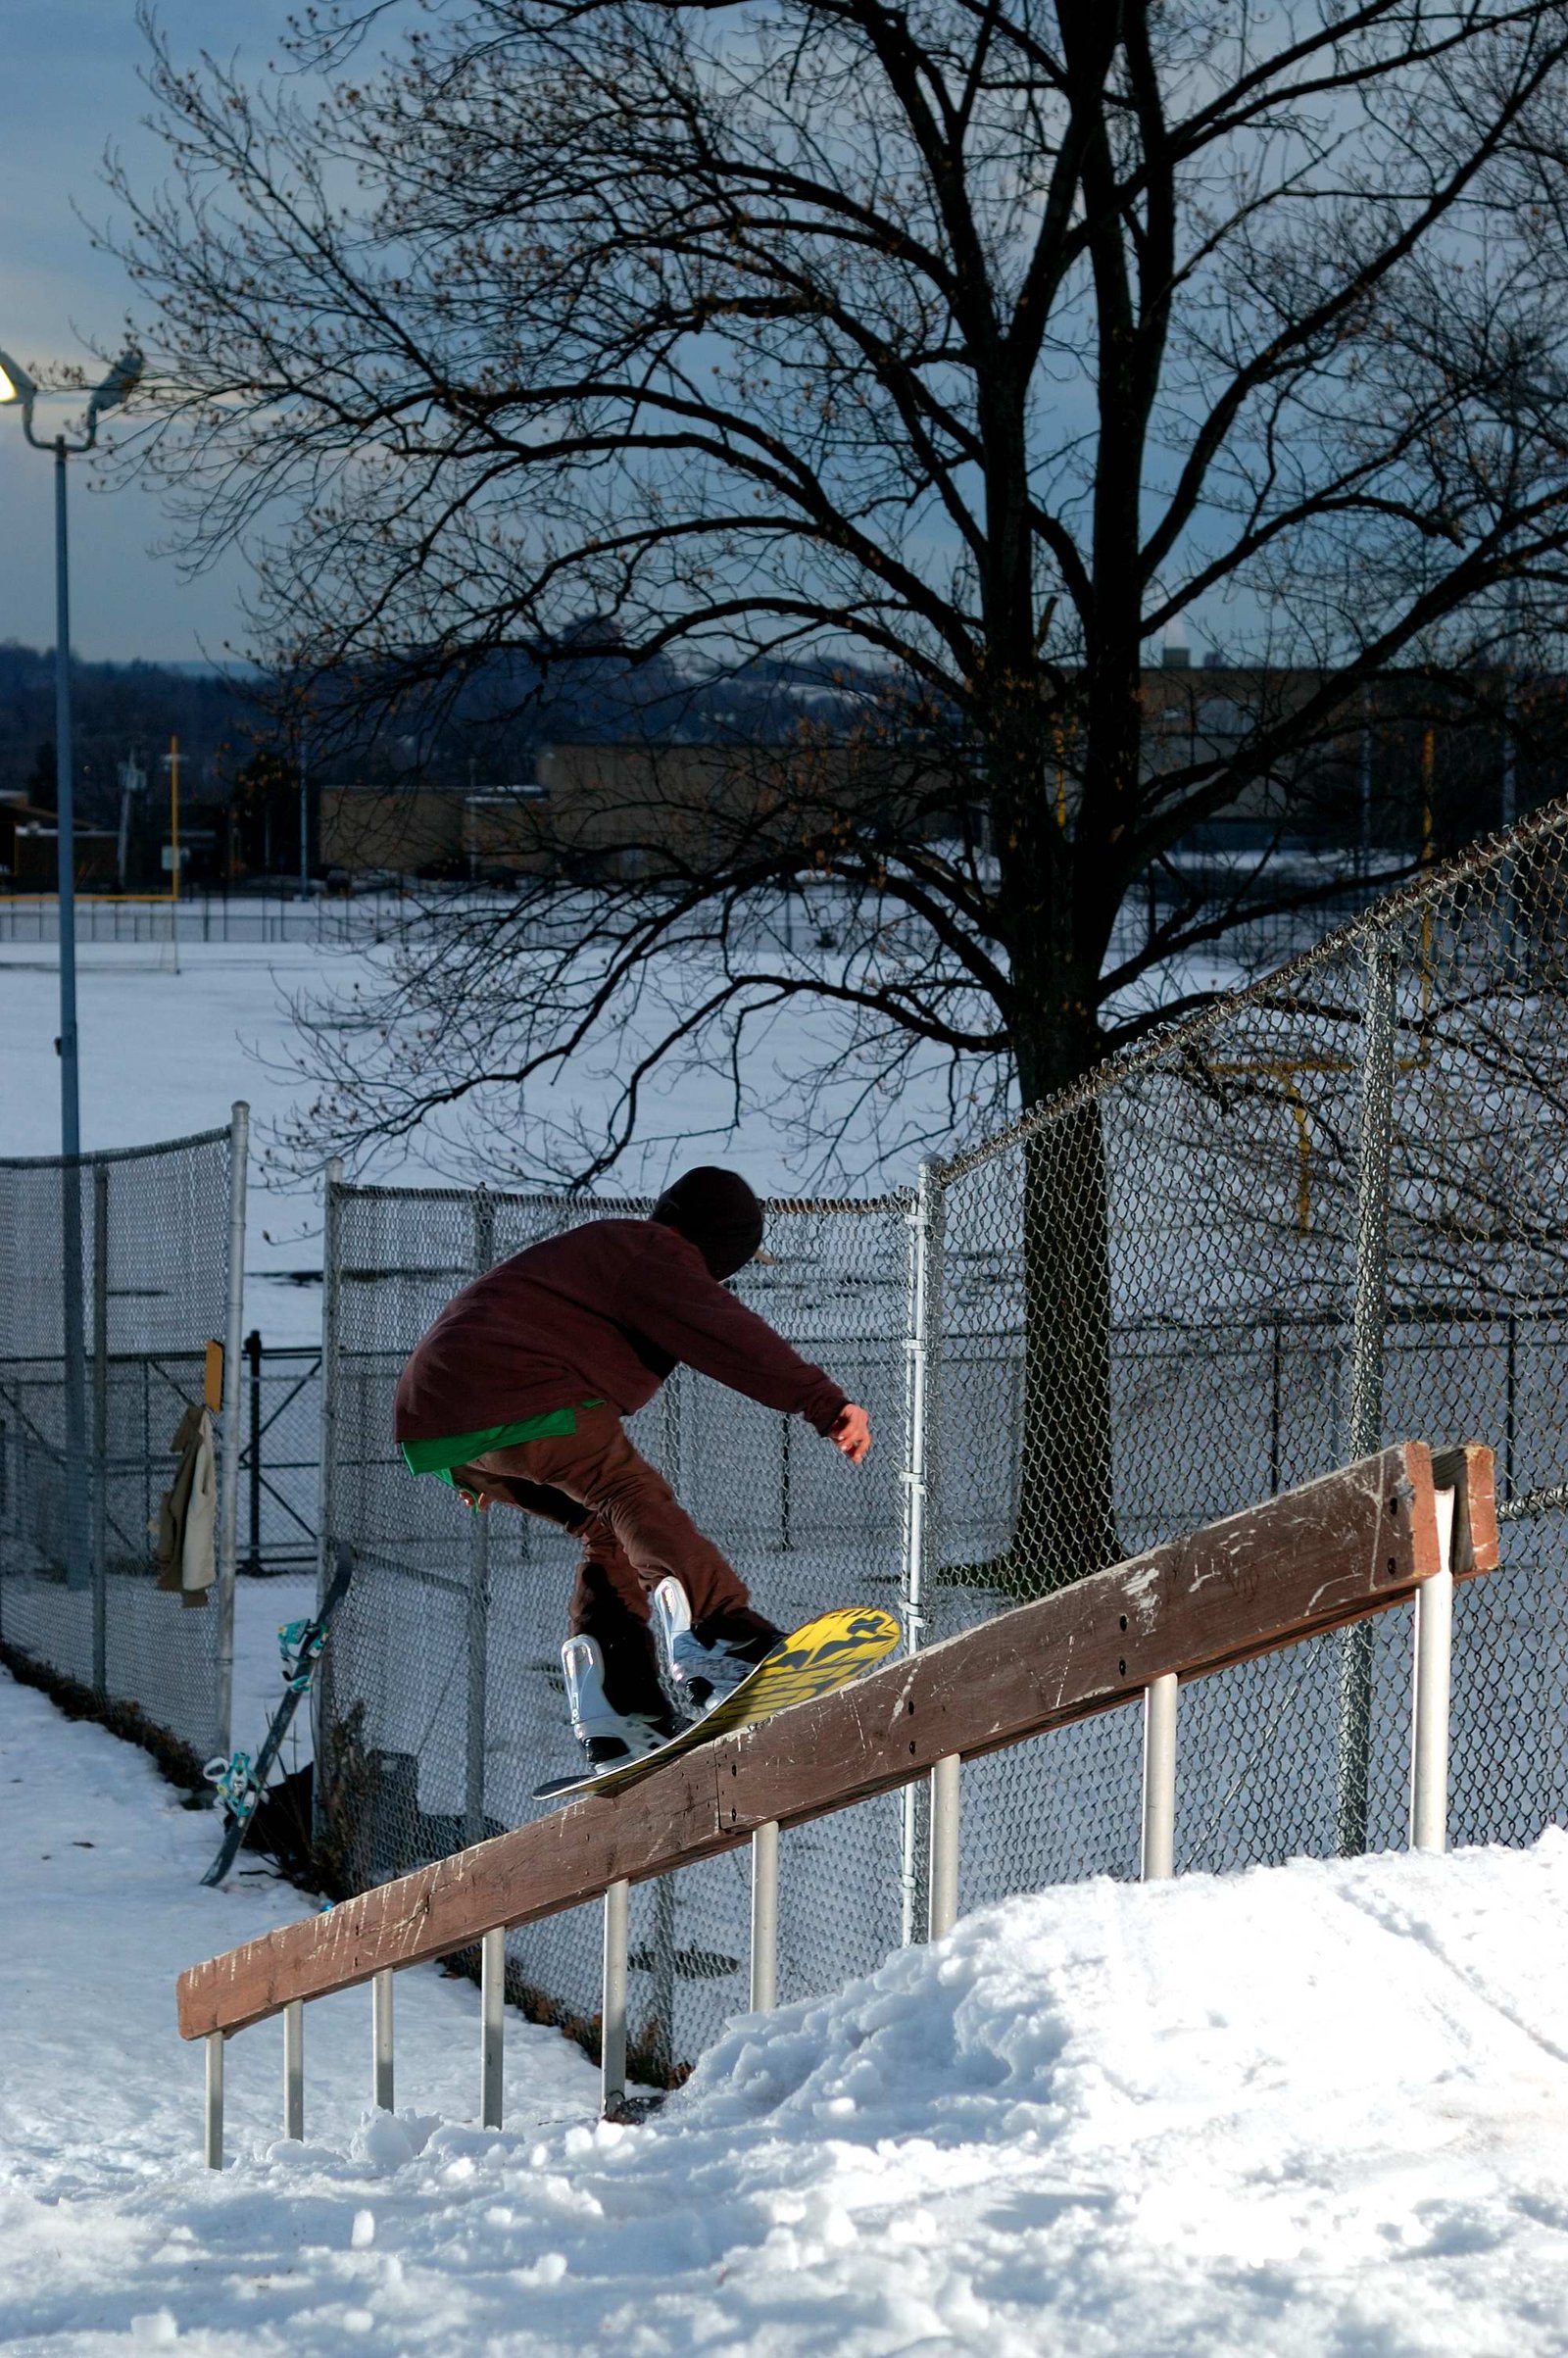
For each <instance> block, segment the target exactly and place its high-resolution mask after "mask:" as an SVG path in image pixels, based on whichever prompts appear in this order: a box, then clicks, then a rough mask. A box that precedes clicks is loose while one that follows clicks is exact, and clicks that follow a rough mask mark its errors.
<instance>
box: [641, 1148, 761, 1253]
mask: <svg viewBox="0 0 1568 2358" xmlns="http://www.w3.org/2000/svg"><path fill="white" fill-rule="evenodd" d="M653 1217H654V1218H655V1219H656V1220H658V1221H659V1222H660V1223H661V1224H662V1226H663V1227H665V1228H673V1229H674V1230H675V1232H676V1234H677V1235H678V1236H683V1237H685V1239H686V1241H687V1243H688V1244H692V1245H695V1246H696V1247H697V1250H698V1252H699V1253H701V1254H702V1256H703V1258H704V1260H705V1261H706V1262H707V1263H708V1268H709V1274H710V1276H712V1277H733V1276H734V1274H735V1272H736V1270H737V1269H743V1268H744V1267H745V1266H746V1263H747V1262H748V1261H749V1260H750V1259H751V1257H752V1255H753V1253H755V1252H756V1251H757V1248H758V1246H759V1245H760V1243H761V1241H762V1206H761V1205H760V1204H759V1203H758V1201H757V1198H756V1197H755V1196H754V1195H753V1193H752V1191H751V1189H750V1188H749V1187H748V1186H747V1184H746V1182H745V1180H744V1179H743V1178H742V1177H741V1175H740V1173H739V1172H738V1171H721V1170H720V1169H719V1168H718V1166H717V1164H716V1163H711V1162H705V1163H701V1164H699V1166H698V1168H697V1169H696V1170H695V1171H687V1172H685V1173H684V1174H683V1176H682V1177H681V1178H679V1179H677V1180H676V1181H675V1184H674V1186H673V1187H666V1188H665V1190H664V1192H663V1194H662V1196H661V1197H660V1199H659V1202H658V1203H657V1204H655V1205H654V1209H653Z"/></svg>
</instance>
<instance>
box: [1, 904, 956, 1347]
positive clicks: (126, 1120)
mask: <svg viewBox="0 0 1568 2358" xmlns="http://www.w3.org/2000/svg"><path fill="white" fill-rule="evenodd" d="M162 955H163V954H162V953H161V952H160V951H159V950H158V949H157V948H155V947H153V946H150V945H145V944H144V945H141V946H139V947H138V946H134V945H131V944H128V943H127V944H124V945H117V944H113V943H108V942H104V943H86V944H84V945H83V946H82V948H81V950H80V951H79V953H78V966H77V1007H78V1019H79V1034H80V1057H81V1133H82V1144H83V1146H84V1147H85V1148H86V1149H87V1150H89V1151H91V1150H92V1149H95V1148H100V1147H126V1146H145V1145H149V1144H151V1143H153V1142H154V1141H156V1140H158V1139H164V1138H177V1137H181V1136H184V1135H187V1134H188V1133H190V1132H192V1131H197V1130H209V1129H214V1128H217V1127H218V1126H220V1125H221V1124H222V1123H224V1122H226V1121H227V1119H228V1114H229V1107H230V1105H231V1104H232V1102H233V1101H234V1100H235V1099H236V1098H243V1099H244V1100H245V1101H246V1102H247V1103H248V1104H249V1105H250V1106H251V1111H252V1123H253V1132H254V1135H255V1137H256V1140H257V1145H258V1149H259V1150H260V1151H259V1152H258V1154H257V1157H256V1159H255V1161H254V1162H253V1165H252V1171H251V1202H250V1220H249V1234H248V1237H247V1242H246V1253H245V1261H246V1305H245V1309H246V1320H247V1323H248V1324H249V1325H253V1326H259V1327H260V1328H261V1330H262V1333H263V1335H264V1337H265V1339H266V1340H267V1342H268V1343H270V1344H287V1343H310V1342H314V1341H316V1340H317V1339H318V1338H319V1332H320V1288H319V1284H313V1283H309V1282H306V1283H302V1282H300V1278H301V1273H304V1274H305V1275H306V1276H307V1277H309V1275H310V1274H312V1273H316V1272H319V1269H320V1265H321V1217H320V1202H319V1182H317V1181H314V1180H303V1181H302V1180H299V1179H289V1178H286V1177H284V1178H279V1176H278V1174H277V1172H276V1170H275V1169H274V1168H272V1167H270V1166H269V1165H268V1164H267V1163H266V1161H265V1160H264V1155H265V1150H266V1144H267V1139H268V1135H269V1131H270V1125H272V1124H274V1123H277V1122H280V1121H282V1120H283V1119H284V1117H285V1116H286V1115H287V1114H288V1113H289V1112H290V1111H291V1110H292V1108H293V1107H294V1106H295V1105H297V1104H299V1103H301V1102H308V1101H309V1098H310V1096H311V1095H312V1094H313V1092H312V1088H311V1085H310V1084H309V1083H308V1082H306V1081H304V1080H303V1079H302V1078H301V1077H300V1076H299V1074H298V1072H297V1071H296V1070H295V1069H294V1059H295V1058H296V1057H297V1056H298V1054H299V1050H300V1045H301V1043H300V1034H299V1033H298V1031H297V1029H296V1027H295V1023H294V1018H293V1014H292V1012H291V1003H292V1002H294V1001H295V1000H297V999H300V998H312V997H315V996H316V995H317V994H319V993H323V992H331V993H334V994H335V993H338V992H341V991H346V990H348V989H349V988H350V987H351V986H352V984H353V983H354V981H355V979H356V978H357V977H358V976H360V975H363V974H365V973H366V972H368V967H369V963H370V960H371V958H373V956H374V955H375V954H374V953H372V952H360V951H342V950H339V949H334V948H331V947H326V948H322V947H319V946H317V945H315V944H313V943H309V942H290V943H267V944H262V943H257V944H248V943H227V944H225V943H221V942H214V943H210V944H203V943H191V942H186V943H182V944H181V946H180V953H179V971H178V973H177V974H176V973H174V972H172V971H166V970H165V969H164V967H163V966H162V965H161V963H160V958H161V956H162ZM830 1020H831V1019H830V1018H828V1017H826V1016H821V1015H818V1016H815V1017H813V1016H810V1015H809V1014H805V1013H795V1012H791V1013H789V1014H786V1015H781V1016H780V1017H779V1018H778V1019H777V1021H776V1023H775V1025H774V1027H773V1031H772V1033H771V1034H770V1036H769V1046H768V1049H767V1050H766V1051H764V1052H762V1053H760V1055H759V1056H757V1058H756V1059H754V1066H755V1069H754V1079H755V1083H756V1093H757V1095H758V1097H759V1099H760V1100H765V1099H766V1098H767V1097H768V1096H769V1094H770V1092H771V1086H772V1077H771V1076H772V1074H773V1069H774V1060H776V1061H777V1062H778V1063H779V1064H780V1065H784V1066H792V1065H793V1061H794V1060H795V1059H796V1058H797V1057H798V1056H800V1055H801V1054H802V1053H804V1052H805V1050H806V1049H807V1048H808V1047H809V1041H810V1037H811V1034H812V1026H813V1025H815V1026H817V1027H818V1028H821V1029H822V1030H823V1033H824V1039H823V1042H822V1043H821V1044H820V1046H821V1055H822V1056H823V1058H824V1060H826V1061H828V1062H831V1061H832V1057H833V1054H834V1050H833V1047H832V1045H831V1043H830V1042H829V1041H828V1040H827V1038H826V1027H827V1025H828V1024H829V1022H830ZM59 1028H60V1025H59V968H58V964H57V957H56V952H55V950H54V948H53V946H52V945H50V944H43V945H31V944H25V943H22V944H3V945H0V1156H4V1155H13V1154H57V1153H58V1152H59V1144H60V1098H59V1091H60V1080H59V1070H60V1068H59V1063H58V1060H57V1058H56V1056H55V1050H54V1040H55V1035H56V1033H57V1032H58V1030H59ZM627 1053H628V1052H627V1050H626V1044H625V1042H624V1041H621V1042H619V1043H618V1044H617V1043H616V1042H613V1041H612V1042H607V1043H605V1044H604V1045H603V1047H602V1048H601V1050H600V1051H599V1052H597V1054H596V1055H595V1056H589V1057H587V1058H585V1059H584V1060H583V1061H582V1063H581V1064H580V1065H579V1066H578V1067H577V1068H576V1070H574V1072H573V1075H572V1077H571V1080H570V1082H569V1083H566V1082H563V1083H560V1084H557V1085H556V1086H555V1087H553V1088H550V1089H542V1090H541V1091H540V1092H539V1093H538V1098H537V1103H538V1107H539V1112H540V1117H541V1119H542V1120H546V1121H548V1122H549V1123H551V1124H552V1125H561V1124H564V1123H566V1122H568V1121H570V1120H572V1119H574V1118H578V1117H585V1118H588V1119H590V1120H591V1119H592V1117H593V1115H594V1113H595V1112H596V1110H602V1109H603V1108H604V1107H605V1106H606V1105H608V1104H609V1103H610V1102H611V1099H612V1097H613V1092H614V1088H615V1081H614V1074H613V1066H614V1064H615V1061H616V1058H617V1056H624V1055H625V1054H627ZM841 1077H842V1081H843V1086H844V1088H845V1089H846V1091H847V1092H848V1093H849V1094H850V1095H851V1096H854V1097H855V1098H856V1099H857V1100H858V1097H859V1094H860V1089H859V1084H858V1083H857V1081H856V1078H855V1075H854V1073H853V1071H850V1072H848V1073H846V1074H845V1075H843V1076H841ZM918 1097H919V1092H918V1091H914V1092H912V1093H911V1092H910V1091H909V1090H908V1089H907V1088H906V1089H904V1090H903V1091H901V1096H900V1103H899V1108H898V1110H899V1118H900V1121H901V1122H904V1121H907V1120H908V1119H911V1118H912V1117H913V1116H914V1115H915V1114H916V1113H917V1112H918V1110H919V1106H918V1104H917V1102H916V1101H917V1100H918ZM945 1108H946V1099H945V1096H944V1095H943V1093H942V1091H941V1089H940V1087H939V1086H938V1083H937V1080H936V1077H935V1076H934V1075H933V1077H932V1081H931V1087H930V1105H929V1108H928V1110H929V1113H930V1117H931V1120H932V1121H933V1122H934V1123H935V1124H936V1125H937V1126H938V1127H939V1128H940V1126H941V1124H942V1122H943V1120H944V1118H945ZM731 1110H732V1105H731V1093H730V1086H729V1081H728V1077H727V1075H726V1074H725V1073H724V1072H723V1071H721V1070H718V1069H714V1070H713V1071H712V1072H711V1073H695V1074H694V1073H691V1072H686V1073H684V1074H682V1075H681V1076H680V1077H679V1079H678V1081H675V1082H673V1083H672V1084H671V1085H670V1086H669V1087H667V1088H662V1087H661V1086H659V1085H658V1084H656V1085H655V1086H653V1087H652V1088H651V1089H650V1090H649V1091H648V1092H647V1095H646V1103H645V1109H644V1113H643V1116H642V1119H641V1121H640V1123H639V1128H638V1135H637V1141H636V1143H635V1145H634V1148H633V1150H632V1152H631V1153H630V1154H629V1155H628V1156H627V1158H626V1159H625V1161H624V1163H623V1165H622V1166H621V1168H620V1169H619V1170H618V1172H617V1174H616V1177H615V1179H614V1180H613V1182H612V1183H611V1184H612V1185H613V1186H614V1187H625V1188H627V1189H630V1190H637V1189H641V1188H652V1189H653V1190H655V1191H656V1192H657V1190H658V1189H659V1188H660V1187H662V1185H663V1184H664V1182H665V1181H666V1179H668V1178H670V1177H672V1176H673V1175H674V1173H675V1172H676V1171H677V1170H679V1169H680V1168H681V1167H682V1166H683V1165H684V1164H688V1163H691V1162H700V1161H704V1160H708V1161H713V1160H722V1161H724V1162H726V1163H728V1164H730V1165H731V1166H732V1167H733V1168H735V1169H737V1170H740V1171H743V1172H744V1173H745V1175H746V1177H747V1178H748V1179H750V1180H751V1182H752V1184H753V1185H754V1186H755V1187H756V1188H757V1189H758V1191H759V1193H760V1194H764V1195H765V1194H792V1193H797V1192H800V1191H801V1190H802V1188H804V1187H805V1186H807V1184H808V1183H809V1176H810V1174H809V1171H808V1170H807V1169H806V1167H805V1166H804V1165H801V1164H799V1163H796V1162H792V1161H791V1160H790V1158H789V1155H788V1154H787V1153H786V1152H785V1149H784V1142H783V1140H782V1138H781V1132H780V1127H779V1124H778V1122H777V1120H776V1118H775V1117H774V1116H773V1114H772V1113H771V1112H768V1111H766V1110H757V1111H754V1112H753V1113H751V1114H750V1115H749V1117H748V1118H746V1119H744V1120H743V1121H742V1123H741V1125H740V1127H739V1129H738V1130H732V1129H731V1128H730V1127H729V1122H730V1115H731ZM881 1111H882V1109H881V1108H879V1106H878V1104H877V1102H876V1098H875V1094H874V1093H871V1095H870V1096H869V1097H868V1098H867V1100H866V1102H865V1104H864V1105H863V1106H862V1107H861V1110H860V1112H859V1114H858V1117H857V1120H856V1123H855V1124H853V1125H852V1135H851V1138H850V1142H849V1147H848V1154H849V1159H850V1163H851V1165H852V1166H857V1165H858V1162H863V1163H864V1164H865V1166H866V1167H867V1168H869V1167H870V1163H871V1160H872V1159H873V1158H874V1142H875V1139H876V1137H877V1134H878V1122H879V1119H880V1116H881ZM914 1163H915V1155H914V1152H913V1151H912V1150H911V1151H910V1153H909V1154H907V1156H905V1157H904V1160H903V1162H901V1163H900V1165H899V1167H897V1168H895V1169H893V1170H891V1171H889V1170H884V1171H883V1173H882V1174H881V1177H882V1179H883V1180H885V1181H887V1182H888V1183H890V1184H891V1183H897V1182H898V1181H899V1180H901V1179H902V1180H911V1181H912V1179H913V1175H914ZM906 1164H907V1167H905V1165H906ZM360 1175H361V1176H368V1177H382V1178H386V1179H388V1180H390V1181H392V1182H394V1183H397V1184H404V1185H409V1186H419V1185H424V1186H430V1185H440V1184H443V1183H445V1182H449V1181H450V1179H451V1176H452V1166H451V1165H450V1163H448V1162H444V1161H443V1156H442V1152H441V1150H440V1148H439V1147H438V1146H436V1145H434V1144H430V1145H427V1146H424V1147H421V1148H417V1149H416V1150H414V1151H412V1152H409V1153H407V1154H403V1153H400V1154H398V1155H397V1157H396V1158H395V1159H389V1158H387V1157H385V1156H383V1157H382V1159H381V1160H380V1161H379V1162H372V1163H370V1164H368V1165H367V1166H366V1167H365V1169H364V1170H362V1172H361V1174H360Z"/></svg>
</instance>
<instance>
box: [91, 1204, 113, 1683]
mask: <svg viewBox="0 0 1568 2358" xmlns="http://www.w3.org/2000/svg"><path fill="white" fill-rule="evenodd" d="M92 1471H93V1481H92V1685H93V1693H94V1694H95V1695H103V1696H107V1695H108V1693H109V1165H108V1163H107V1162H95V1163H94V1164H93V1166H92Z"/></svg>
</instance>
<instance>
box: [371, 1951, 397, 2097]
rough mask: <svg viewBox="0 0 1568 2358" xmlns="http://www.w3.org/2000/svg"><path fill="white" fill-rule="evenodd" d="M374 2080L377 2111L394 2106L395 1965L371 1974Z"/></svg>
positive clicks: (372, 2083)
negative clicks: (393, 2000) (393, 1991)
mask: <svg viewBox="0 0 1568 2358" xmlns="http://www.w3.org/2000/svg"><path fill="white" fill-rule="evenodd" d="M370 2083H371V2092H372V2100H373V2102H374V2104H375V2108H376V2110H377V2112H391V2111H392V2110H393V2107H394V2097H393V2085H394V2082H393V2066H392V1968H391V1966H390V1965H384V1966H383V1967H382V1969H381V1971H380V1972H379V1973H376V1974H372V1975H371V1977H370Z"/></svg>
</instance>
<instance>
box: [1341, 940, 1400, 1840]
mask: <svg viewBox="0 0 1568 2358" xmlns="http://www.w3.org/2000/svg"><path fill="white" fill-rule="evenodd" d="M1398 972H1399V954H1398V948H1397V944H1396V943H1395V942H1394V941H1392V940H1390V939H1389V937H1388V936H1387V935H1385V934H1374V935H1373V936H1372V938H1371V940H1370V942H1369V943H1368V945H1367V954H1366V1002H1365V1008H1364V1021H1363V1048H1362V1056H1361V1119H1360V1132H1361V1135H1360V1150H1359V1166H1358V1171H1357V1182H1356V1204H1355V1278H1354V1288H1355V1291H1354V1299H1353V1301H1352V1303H1351V1326H1350V1411H1349V1420H1348V1426H1349V1429H1348V1435H1347V1454H1348V1456H1349V1457H1350V1458H1351V1459H1354V1458H1358V1457H1369V1456H1371V1455H1372V1453H1373V1451H1374V1450H1375V1449H1378V1448H1380V1447H1381V1445H1382V1440H1383V1353H1384V1334H1385V1329H1386V1326H1387V1323H1388V1295H1389V1192H1390V1176H1391V1171H1392V1166H1393V1156H1394V1073H1395V1058H1394V1033H1395V1021H1396V1016H1397V1004H1396V993H1397V983H1398ZM1371 1754H1372V1625H1371V1623H1370V1622H1369V1621H1363V1622H1358V1623H1356V1624H1355V1625H1354V1626H1353V1627H1352V1628H1350V1629H1348V1630H1347V1631H1346V1633H1345V1636H1344V1638H1343V1640H1342V1641H1341V1654H1340V1711H1339V1750H1338V1770H1337V1781H1336V1783H1337V1794H1336V1798H1337V1812H1336V1814H1337V1819H1338V1847H1339V1852H1340V1855H1341V1857H1342V1858H1353V1857H1356V1856H1358V1855H1359V1853H1360V1852H1361V1851H1363V1850H1364V1849H1365V1848H1366V1834H1367V1783H1368V1778H1369V1775H1370V1767H1371Z"/></svg>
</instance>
